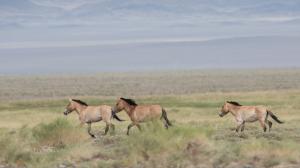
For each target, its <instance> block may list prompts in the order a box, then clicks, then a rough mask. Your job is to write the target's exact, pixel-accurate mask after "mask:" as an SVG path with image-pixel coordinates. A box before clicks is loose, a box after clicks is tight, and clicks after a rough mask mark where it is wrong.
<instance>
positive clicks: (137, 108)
mask: <svg viewBox="0 0 300 168" xmlns="http://www.w3.org/2000/svg"><path fill="white" fill-rule="evenodd" d="M122 110H125V111H126V113H127V114H128V116H129V118H130V120H131V124H129V125H128V127H127V135H129V130H130V128H131V127H133V126H136V127H137V128H138V129H139V130H141V126H140V123H142V122H147V121H151V120H157V119H161V120H162V122H163V124H164V126H165V128H166V129H168V128H169V126H172V124H171V122H170V121H169V119H168V117H167V112H166V110H165V109H164V108H163V107H162V106H160V105H138V104H136V102H135V101H134V100H132V99H126V98H119V99H118V100H117V103H116V105H115V107H114V109H113V111H115V113H118V112H120V111H122Z"/></svg>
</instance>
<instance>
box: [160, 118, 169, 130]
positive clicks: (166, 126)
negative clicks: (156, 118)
mask: <svg viewBox="0 0 300 168" xmlns="http://www.w3.org/2000/svg"><path fill="white" fill-rule="evenodd" d="M161 120H162V122H163V124H164V126H165V128H166V129H168V128H169V125H168V123H167V122H166V120H164V119H161Z"/></svg>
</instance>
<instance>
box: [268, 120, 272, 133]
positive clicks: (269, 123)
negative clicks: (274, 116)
mask: <svg viewBox="0 0 300 168" xmlns="http://www.w3.org/2000/svg"><path fill="white" fill-rule="evenodd" d="M267 123H268V125H269V132H270V131H271V128H272V125H273V123H272V122H271V121H269V120H267Z"/></svg>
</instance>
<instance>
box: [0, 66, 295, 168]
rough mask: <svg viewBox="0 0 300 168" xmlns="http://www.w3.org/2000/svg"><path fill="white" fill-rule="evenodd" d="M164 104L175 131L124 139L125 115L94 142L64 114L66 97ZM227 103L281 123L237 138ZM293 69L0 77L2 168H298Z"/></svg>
mask: <svg viewBox="0 0 300 168" xmlns="http://www.w3.org/2000/svg"><path fill="white" fill-rule="evenodd" d="M121 96H122V97H130V98H134V99H136V100H137V102H138V103H139V104H161V105H163V106H164V107H165V108H166V109H167V111H168V115H169V118H170V120H171V121H172V123H173V124H174V126H173V127H172V128H170V129H169V130H165V129H164V128H163V127H162V125H161V123H160V122H157V123H148V124H143V125H142V127H143V132H139V131H138V130H137V129H136V128H133V129H132V134H131V135H130V136H126V135H125V134H126V128H127V125H128V124H129V118H128V117H127V116H126V114H125V113H124V112H121V113H119V116H120V118H122V119H125V120H126V121H124V122H118V121H113V122H114V124H115V125H116V131H115V132H114V133H113V132H111V133H110V134H109V135H107V136H102V133H103V131H104V124H103V123H97V124H94V125H93V128H92V129H93V132H94V133H95V134H96V135H97V138H96V139H91V138H90V137H89V136H88V135H87V133H86V128H85V127H83V128H81V127H79V121H78V117H77V115H76V113H72V114H71V115H69V116H68V117H65V116H64V115H63V114H62V112H63V110H64V108H65V106H66V104H67V98H68V97H72V98H78V99H82V100H84V101H86V102H87V103H88V104H90V105H98V104H108V105H114V104H115V101H116V99H117V98H118V97H121ZM226 100H234V101H238V102H240V103H241V104H245V105H266V106H267V107H269V108H270V109H271V110H272V111H273V112H274V113H275V114H276V115H277V116H278V117H279V118H280V119H281V120H283V121H285V123H284V124H282V125H279V124H274V127H273V130H272V131H271V132H267V133H263V132H262V129H261V128H260V127H259V124H258V123H252V124H247V125H246V129H245V132H244V133H242V134H237V133H235V132H234V128H235V122H234V119H233V117H232V116H230V115H228V116H226V117H225V118H220V117H219V116H218V115H217V113H218V111H219V110H220V106H221V105H222V104H223V103H224V101H226ZM299 102H300V69H269V70H199V71H198V70H197V71H196V70H195V71H178V72H143V73H138V72H127V73H99V74H92V75H91V74H89V75H85V74H80V75H79V76H77V75H47V76H42V75H38V76H30V75H27V76H5V75H3V76H0V151H1V152H0V167H116V168H119V167H125V168H126V167H161V168H165V167H170V168H173V167H175V168H176V167H178V168H179V167H180V168H181V167H182V168H185V167H191V168H192V167H201V168H202V167H203V168H206V167H207V168H211V167H216V168H217V167H219V168H223V167H224V168H240V167H245V168H246V167H247V168H254V167H257V168H260V167H275V168H290V167H291V168H293V167H295V168H296V167H297V168H298V167H300V127H299V126H300V124H299V123H300V112H299V111H300V103H299Z"/></svg>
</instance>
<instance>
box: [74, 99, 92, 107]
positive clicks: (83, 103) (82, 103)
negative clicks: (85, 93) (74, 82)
mask: <svg viewBox="0 0 300 168" xmlns="http://www.w3.org/2000/svg"><path fill="white" fill-rule="evenodd" d="M72 101H74V102H77V103H79V104H81V105H84V106H88V104H86V102H83V101H81V100H77V99H72Z"/></svg>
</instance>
